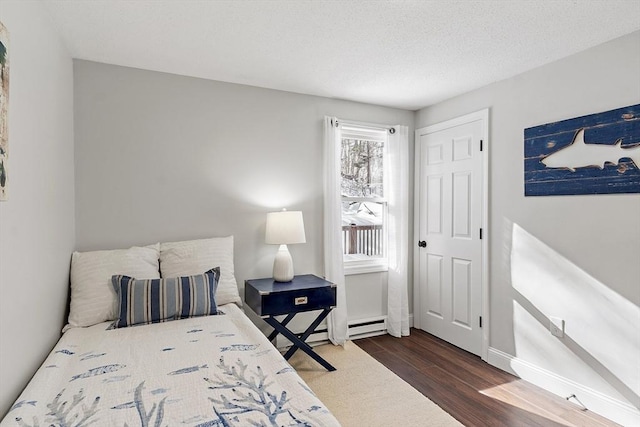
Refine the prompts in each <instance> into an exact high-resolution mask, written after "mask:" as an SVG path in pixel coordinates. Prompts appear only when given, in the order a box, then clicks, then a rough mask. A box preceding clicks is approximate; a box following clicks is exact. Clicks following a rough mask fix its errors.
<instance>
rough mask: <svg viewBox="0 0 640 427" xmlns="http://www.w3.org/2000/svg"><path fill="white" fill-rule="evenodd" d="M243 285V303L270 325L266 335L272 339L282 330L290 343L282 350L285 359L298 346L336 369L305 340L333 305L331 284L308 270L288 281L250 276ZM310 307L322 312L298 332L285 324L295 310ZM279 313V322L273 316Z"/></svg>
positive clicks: (334, 295) (326, 366)
mask: <svg viewBox="0 0 640 427" xmlns="http://www.w3.org/2000/svg"><path fill="white" fill-rule="evenodd" d="M244 285H245V286H244V299H245V302H246V303H247V305H248V306H249V307H251V309H252V310H253V311H254V312H255V313H256V314H257V315H258V316H260V317H262V318H263V319H264V321H265V322H267V323H268V324H269V325H271V326H272V327H273V328H274V331H273V332H272V333H271V335H269V341H273V340H274V339H275V338H276V337H277V336H278V334H282V335H284V336H285V337H286V338H288V339H289V341H291V342H292V343H293V346H291V348H290V349H289V350H288V351H287V352H286V353H285V355H284V358H285V359H287V360H289V359H290V358H291V356H293V354H294V353H295V352H296V351H297V350H298V349H301V350H302V351H304V352H305V353H307V354H308V355H309V356H311V358H313V360H315V361H316V362H318V363H320V364H321V365H322V366H324V367H325V368H326V369H327V370H329V371H335V370H336V368H334V367H333V366H331V364H329V363H328V362H327V361H326V360H324V359H323V358H322V357H320V356H319V355H318V354H317V353H316V352H315V351H313V348H311V346H310V345H309V344H307V343H306V342H305V341H306V339H307V338H309V336H310V335H311V334H312V333H313V332H314V331H315V330H316V328H317V327H318V325H319V324H320V323H321V322H322V321H323V320H324V319H325V318H326V317H327V315H328V314H329V313H330V312H331V310H332V309H333V308H334V307H335V306H336V285H335V284H333V283H331V282H328V281H326V280H324V279H321V278H320V277H317V276H314V275H312V274H305V275H302V276H294V278H293V280H291V281H290V282H276V281H275V280H273V279H251V280H245V282H244ZM313 310H322V312H320V314H319V315H318V317H316V319H315V320H314V321H313V322H312V323H311V325H309V327H308V328H307V330H306V331H304V332H303V333H302V334H295V333H293V332H292V331H290V330H289V329H288V328H287V324H288V323H289V322H290V321H291V320H292V319H293V318H294V317H295V315H296V314H298V313H302V312H305V311H313ZM279 315H286V316H287V317H285V318H284V319H283V320H282V322H280V321H278V319H276V317H275V316H279Z"/></svg>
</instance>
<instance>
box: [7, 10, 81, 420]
mask: <svg viewBox="0 0 640 427" xmlns="http://www.w3.org/2000/svg"><path fill="white" fill-rule="evenodd" d="M0 21H2V23H3V24H4V25H5V27H6V28H7V29H8V30H9V35H10V44H9V57H10V67H11V69H10V94H9V156H10V157H9V160H10V162H9V180H10V181H9V200H8V201H5V202H0V295H1V297H0V349H1V350H0V418H1V417H2V415H3V414H4V413H5V412H6V411H7V410H8V409H9V407H10V405H11V404H12V403H13V401H14V400H15V399H16V398H17V397H18V394H19V393H20V392H21V390H22V388H23V387H24V386H25V385H26V384H27V382H28V381H29V379H30V378H31V375H33V373H34V372H35V370H36V369H37V368H38V366H39V365H40V364H41V363H42V361H43V360H44V358H45V357H46V355H47V354H48V353H49V351H50V350H51V348H52V347H53V345H54V344H55V342H56V341H57V339H58V338H59V336H60V330H61V328H62V326H63V322H64V313H65V310H66V304H67V292H68V288H69V284H68V276H69V262H70V259H71V251H72V250H73V245H74V239H75V237H74V236H75V235H74V233H75V229H74V175H73V95H72V93H73V74H72V73H73V68H72V61H71V57H70V56H69V54H68V53H67V51H66V50H65V48H64V47H63V46H62V44H61V42H60V41H59V39H58V36H57V34H56V32H55V30H54V29H53V28H52V26H51V24H50V22H49V19H48V15H47V13H46V12H45V11H44V10H43V7H42V6H41V5H40V4H39V3H38V2H13V1H2V6H1V7H0Z"/></svg>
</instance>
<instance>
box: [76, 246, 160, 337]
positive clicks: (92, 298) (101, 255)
mask: <svg viewBox="0 0 640 427" xmlns="http://www.w3.org/2000/svg"><path fill="white" fill-rule="evenodd" d="M159 255H160V244H159V243H156V244H155V245H151V246H146V247H137V246H134V247H132V248H129V249H116V250H110V251H93V252H74V253H73V256H72V258H71V304H70V308H69V324H68V325H67V326H66V327H65V330H66V329H69V328H70V327H76V326H92V325H96V324H98V323H102V322H106V321H108V320H114V319H116V318H117V317H118V316H117V298H116V292H115V290H114V289H113V286H112V285H111V276H113V275H116V274H122V275H125V276H130V277H134V278H136V279H159V278H160V269H159V267H158V259H159Z"/></svg>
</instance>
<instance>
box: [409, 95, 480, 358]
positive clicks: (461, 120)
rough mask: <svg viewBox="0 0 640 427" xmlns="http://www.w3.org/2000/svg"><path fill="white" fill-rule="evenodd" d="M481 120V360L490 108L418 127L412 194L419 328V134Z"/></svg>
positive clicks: (416, 320) (417, 322)
mask: <svg viewBox="0 0 640 427" xmlns="http://www.w3.org/2000/svg"><path fill="white" fill-rule="evenodd" d="M476 121H480V122H481V123H482V132H481V135H482V168H483V171H482V172H483V173H482V209H481V211H482V221H481V224H482V262H481V264H480V265H481V267H482V274H481V276H482V279H481V286H482V290H481V293H482V303H481V311H480V315H481V316H482V354H481V355H480V356H481V357H482V360H484V361H485V362H486V361H488V358H489V336H490V330H489V329H490V325H491V319H490V312H491V311H490V306H489V296H490V289H489V265H490V264H489V235H490V233H489V147H490V144H489V108H485V109H484V110H480V111H476V112H473V113H470V114H466V115H464V116H460V117H456V118H454V119H451V120H446V121H444V122H439V123H436V124H433V125H429V126H426V127H423V128H420V129H416V131H415V141H414V144H415V147H414V148H415V157H414V160H415V171H414V172H415V173H414V194H413V200H414V203H413V206H414V215H413V234H414V236H413V237H414V239H413V241H414V251H413V313H414V316H413V323H414V326H415V327H417V328H422V325H421V313H422V311H421V307H420V251H419V250H417V249H415V247H416V246H415V245H417V244H418V241H419V240H420V235H419V233H420V194H421V193H420V160H421V158H422V153H421V144H420V137H421V136H423V135H428V134H430V133H434V132H438V131H441V130H445V129H449V128H452V127H456V126H459V125H463V124H467V123H472V122H476Z"/></svg>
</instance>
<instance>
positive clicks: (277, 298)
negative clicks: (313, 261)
mask: <svg viewBox="0 0 640 427" xmlns="http://www.w3.org/2000/svg"><path fill="white" fill-rule="evenodd" d="M335 305H336V288H332V287H326V288H318V289H303V290H297V291H289V292H277V293H275V294H269V295H263V296H262V307H261V311H262V313H258V314H260V315H261V316H268V315H278V314H289V313H298V312H301V311H311V310H320V309H323V308H329V307H335Z"/></svg>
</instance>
